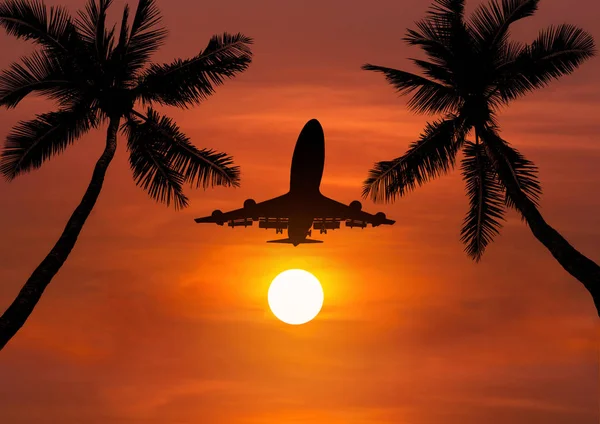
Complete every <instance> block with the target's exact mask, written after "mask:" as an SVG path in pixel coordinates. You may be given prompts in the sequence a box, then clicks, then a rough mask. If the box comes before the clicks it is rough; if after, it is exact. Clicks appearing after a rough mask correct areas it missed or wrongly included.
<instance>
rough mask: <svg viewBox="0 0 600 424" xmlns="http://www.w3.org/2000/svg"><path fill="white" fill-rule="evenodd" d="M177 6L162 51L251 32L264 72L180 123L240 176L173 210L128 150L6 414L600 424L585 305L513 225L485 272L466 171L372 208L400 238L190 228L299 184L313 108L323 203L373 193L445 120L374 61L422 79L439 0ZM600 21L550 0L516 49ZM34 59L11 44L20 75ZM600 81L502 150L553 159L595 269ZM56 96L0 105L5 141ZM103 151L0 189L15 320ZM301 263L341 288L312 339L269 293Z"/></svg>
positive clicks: (65, 423)
mask: <svg viewBox="0 0 600 424" xmlns="http://www.w3.org/2000/svg"><path fill="white" fill-rule="evenodd" d="M51 3H55V2H54V1H52V2H51ZM60 3H62V4H68V5H69V6H70V7H74V6H77V5H79V4H81V3H82V2H81V1H75V0H68V1H67V0H63V1H61V2H60ZM159 4H160V6H161V8H162V11H163V14H164V19H165V23H166V25H167V26H168V27H169V28H170V30H171V33H170V37H169V39H168V42H167V45H166V46H165V47H164V48H163V49H162V51H161V53H160V54H159V55H158V57H157V59H158V60H164V61H170V60H171V59H173V58H175V57H187V56H192V55H194V54H196V53H197V52H198V50H199V49H200V48H202V47H204V45H205V44H206V42H207V41H208V39H209V37H210V36H211V35H212V34H215V33H220V32H222V31H229V32H237V31H241V32H243V33H245V34H247V35H249V36H252V37H254V38H255V40H256V44H255V48H254V51H255V60H254V63H253V64H252V65H251V67H250V68H249V70H248V71H247V72H246V73H245V74H243V75H242V76H240V77H238V78H237V79H235V80H234V81H230V82H227V83H226V85H225V86H223V87H221V88H219V89H218V90H217V94H216V95H215V96H214V97H212V98H211V99H210V100H208V101H207V102H206V103H205V104H204V105H202V106H200V107H197V108H194V109H191V110H188V111H179V110H176V109H170V110H169V111H168V113H169V115H170V116H172V117H174V118H176V120H177V122H178V123H179V124H180V126H181V127H182V129H183V130H184V131H185V132H186V133H187V134H188V135H189V136H191V137H192V140H193V141H194V142H195V143H196V144H197V145H198V146H201V147H211V148H216V149H219V150H222V151H226V152H228V153H230V154H232V155H234V156H235V159H236V162H237V164H239V165H240V166H241V167H242V187H241V188H239V189H235V190H234V189H222V188H220V189H214V190H208V191H206V192H202V191H201V190H198V191H193V190H189V191H188V194H189V196H190V199H191V205H190V207H189V208H188V209H186V210H184V211H181V212H175V211H174V210H172V209H167V208H165V207H164V206H162V205H158V204H155V203H154V202H153V201H152V200H150V199H149V198H148V197H147V196H146V194H145V193H144V192H142V190H141V189H139V188H137V187H136V186H135V185H134V183H133V181H132V178H131V174H130V171H129V168H128V165H127V162H126V156H125V151H124V148H123V147H124V146H123V144H124V140H123V139H121V145H120V150H119V153H118V154H117V157H116V158H115V160H114V161H113V164H112V165H111V168H110V170H109V173H108V177H107V180H106V184H105V187H104V190H103V192H102V194H101V197H100V199H99V202H98V204H97V206H96V208H95V210H94V212H93V213H92V215H91V217H90V219H89V220H88V222H87V224H86V226H85V228H84V230H83V232H82V235H81V237H80V241H79V242H78V244H77V246H76V247H75V250H74V252H73V253H72V254H71V256H70V257H69V259H68V261H67V263H66V265H65V266H64V267H63V269H62V270H61V271H60V273H59V275H58V276H57V277H56V278H55V279H54V281H53V282H52V284H51V286H50V287H49V289H48V290H47V291H46V293H45V294H44V297H43V298H42V301H41V303H40V304H39V306H38V307H37V309H36V310H35V312H34V313H33V315H32V316H31V318H30V320H29V321H28V323H27V324H26V326H25V328H24V329H23V330H22V331H21V332H20V333H19V334H18V335H17V337H16V338H15V339H14V340H13V341H12V342H10V344H9V345H8V346H7V348H6V349H4V351H3V352H2V353H1V358H0V422H2V423H6V424H30V423H36V424H55V423H61V424H76V423H77V424H79V423H86V424H141V423H144V424H145V423H147V424H165V423H169V424H170V423H173V424H175V423H177V424H192V423H193V424H196V423H228V424H229V423H231V424H237V423H240V424H242V423H261V424H262V423H267V424H268V423H282V422H285V423H312V424H319V423H324V424H325V423H326V424H338V423H345V424H347V423H350V424H375V423H377V424H383V423H386V424H387V423H398V424H405V423H406V424H434V423H435V424H437V423H444V424H459V423H460V424H481V423H486V424H501V423H502V424H504V423H514V424H525V423H527V424H529V423H544V424H566V423H575V422H576V423H578V424H596V423H597V422H598V416H599V411H598V398H599V391H598V375H599V370H598V356H597V355H598V352H597V344H596V341H595V335H594V332H595V325H597V316H596V313H595V310H594V308H593V305H592V302H591V299H590V297H589V295H588V294H587V292H585V290H584V289H583V288H582V287H581V286H580V285H579V283H577V282H576V281H575V280H573V279H572V278H571V277H570V276H569V275H567V274H566V272H565V271H563V269H562V268H561V267H560V266H559V265H558V264H557V263H556V262H555V261H554V260H553V259H552V257H551V256H550V254H549V253H548V252H547V251H546V250H545V249H544V248H543V247H542V246H541V244H539V243H538V242H537V241H536V240H535V239H534V238H533V236H532V235H531V233H530V232H529V230H528V229H527V227H526V226H525V224H523V223H522V222H521V221H520V219H519V218H518V217H517V216H516V215H515V214H514V213H511V214H510V215H509V220H508V222H507V223H506V225H505V228H504V229H503V232H502V235H501V236H500V237H498V239H497V241H496V242H495V243H494V244H493V245H492V246H491V247H490V248H489V249H488V251H487V253H486V255H485V257H484V260H483V262H482V263H480V264H478V265H476V264H475V263H473V262H472V261H471V260H470V259H468V258H467V256H466V255H465V254H464V253H463V250H462V249H463V246H462V245H461V243H460V242H459V229H460V225H461V222H462V220H463V217H464V213H465V212H466V209H467V205H468V202H467V199H466V197H465V195H464V193H463V183H462V181H461V177H460V174H459V172H458V171H455V172H454V173H453V174H452V175H450V176H448V177H446V178H443V179H440V180H437V181H435V182H433V183H431V184H429V185H428V186H426V187H424V188H421V189H419V190H418V191H416V192H415V193H413V194H411V195H409V196H408V197H406V198H405V199H402V200H401V201H399V202H397V203H396V204H394V205H385V206H380V205H373V204H372V203H371V202H370V201H365V202H363V203H364V205H365V209H367V210H369V211H378V210H383V211H385V212H386V213H387V214H388V216H390V217H391V218H393V219H396V220H397V223H396V225H395V226H393V227H386V228H381V227H380V228H377V229H371V228H369V229H366V230H364V231H360V230H353V231H350V230H347V229H343V231H337V232H334V233H329V234H328V235H327V236H324V237H322V238H323V239H325V240H326V242H325V243H324V244H322V245H318V246H312V245H309V246H299V247H298V248H292V247H291V246H287V245H284V246H281V245H268V244H266V243H265V240H267V239H270V238H275V237H274V234H273V233H272V232H270V233H267V232H266V231H265V230H262V231H261V230H259V229H257V228H249V229H245V230H244V229H239V230H236V231H233V230H230V229H225V228H220V227H216V226H215V227H212V226H198V225H196V224H194V222H193V218H194V217H197V216H202V215H207V214H209V213H210V212H211V211H212V210H213V209H215V208H219V209H223V210H226V209H230V208H237V207H239V206H240V205H241V204H242V202H243V201H244V199H246V198H248V197H253V198H255V199H256V200H257V201H260V200H264V199H266V198H269V197H272V196H274V195H277V194H281V193H283V192H284V190H286V189H287V186H288V178H289V165H290V160H291V154H292V150H293V148H294V143H295V141H296V138H297V136H298V133H299V131H300V129H301V128H302V126H303V125H304V123H305V122H306V121H307V120H308V119H310V118H313V117H314V118H317V119H319V120H320V121H321V123H322V125H323V127H324V130H325V137H326V155H327V156H326V165H325V175H324V180H323V192H324V193H325V194H326V195H329V196H331V197H334V198H336V199H338V200H340V201H344V202H349V201H351V200H353V199H356V198H359V197H360V192H361V183H362V181H363V179H364V178H365V176H366V173H367V170H368V169H369V168H370V167H371V165H372V164H373V163H374V162H375V161H377V160H384V159H391V158H393V157H396V156H398V155H400V154H401V153H403V152H404V151H405V149H406V147H407V145H408V143H409V142H410V141H412V140H414V139H415V137H416V136H417V135H418V134H419V132H420V130H421V128H422V127H423V125H424V123H425V121H426V119H427V118H426V117H422V116H415V115H413V114H411V113H409V112H407V110H406V108H405V101H406V100H405V99H398V98H397V97H396V96H395V94H394V92H393V89H392V88H391V87H390V86H388V85H387V84H386V83H385V82H384V80H383V78H382V77H381V76H380V75H377V74H374V73H368V72H364V71H360V69H359V68H360V65H361V64H363V63H364V62H372V63H375V64H379V65H386V66H392V67H397V68H407V67H408V64H407V63H408V62H407V60H406V58H407V57H410V56H412V55H415V54H417V53H416V52H415V51H413V50H410V49H408V48H407V47H406V46H404V45H403V44H402V42H401V37H402V36H403V34H404V30H405V28H406V27H407V26H411V23H412V22H413V21H415V20H416V19H419V18H421V17H422V16H423V14H424V12H425V10H426V8H427V6H428V5H429V2H428V1H422V0H403V1H397V0H395V1H392V0H385V1H383V0H379V1H376V0H371V1H368V2H367V1H362V2H345V1H338V0H335V1H333V0H328V1H323V0H321V1H314V0H305V1H302V2H300V1H298V2H287V1H286V2H283V1H276V0H269V1H254V2H247V1H239V0H231V1H228V2H187V1H186V2H183V1H170V2H169V1H165V0H162V1H160V2H159ZM475 4H476V2H475V1H471V2H470V4H469V8H470V9H472V7H473V6H474V5H475ZM122 5H123V1H115V7H113V12H115V14H116V12H118V13H120V10H121V7H122ZM599 14H600V4H598V3H597V2H595V1H592V0H586V1H583V0H579V1H578V2H577V4H576V7H575V5H574V3H573V2H566V1H563V0H543V1H542V2H541V10H540V11H539V13H538V15H537V16H536V17H535V18H531V19H529V20H527V21H526V22H527V24H520V25H519V26H517V27H515V36H516V37H517V38H519V39H522V40H524V41H525V40H529V39H531V38H532V37H533V36H534V35H535V34H536V32H537V29H539V28H541V27H542V26H545V25H549V24H553V23H555V24H556V23H562V22H565V21H566V22H569V23H573V24H576V25H579V26H582V27H583V28H585V29H586V30H588V31H590V32H591V33H592V34H593V35H594V36H595V38H596V39H597V40H600V33H599V32H598V29H597V25H598V24H597V17H598V16H599ZM27 49H30V46H29V45H27V44H26V43H24V42H18V41H15V40H13V39H9V38H8V37H7V36H6V35H2V36H1V37H0V50H1V51H2V52H3V55H2V56H1V57H0V65H1V66H2V68H4V67H6V66H7V65H8V64H9V63H10V62H11V61H13V60H16V59H17V58H18V57H19V56H20V55H21V54H23V52H24V51H25V50H27ZM599 73H600V60H598V59H594V60H592V61H590V62H589V63H586V64H585V65H584V66H583V67H582V68H581V69H580V70H579V71H578V72H576V74H575V75H573V76H571V77H567V78H564V79H563V80H562V81H561V82H557V83H553V84H552V85H551V87H549V88H548V89H546V90H545V91H541V92H539V93H536V94H534V95H530V96H529V97H528V98H527V99H524V100H521V101H519V102H517V103H515V104H514V105H513V106H512V107H511V109H510V110H506V111H504V112H503V113H502V114H501V115H500V116H501V117H500V122H501V124H502V127H503V130H504V132H503V135H504V136H505V138H506V139H508V140H509V141H511V142H512V143H514V144H515V145H517V146H518V147H519V148H520V149H521V151H522V152H524V153H525V154H526V155H527V156H528V157H529V158H530V159H532V160H533V161H535V163H536V164H537V165H538V166H539V167H540V174H541V180H542V183H543V187H544V196H543V200H542V208H541V210H542V213H543V215H544V216H545V217H546V219H547V220H548V221H549V222H550V223H551V224H552V225H554V226H555V227H556V228H557V229H558V230H559V231H560V232H561V233H562V234H563V235H564V236H565V237H567V238H568V239H569V240H570V241H571V242H572V243H573V244H574V245H575V246H576V247H577V248H578V249H579V250H581V251H582V252H584V253H585V254H586V255H588V256H589V257H591V258H592V259H594V260H596V261H600V243H599V240H600V214H598V210H599V209H600V196H599V195H598V194H599V193H600V168H599V167H598V163H600V144H598V142H597V141H598V133H599V132H600V125H599V124H598V120H597V117H598V115H599V108H598V106H597V105H598V102H599V101H600V83H598V82H597V81H598V79H597V75H598V74H599ZM48 107H49V105H48V103H46V102H44V101H41V100H39V99H30V100H27V101H26V102H24V103H23V104H22V105H21V106H20V107H19V108H18V109H16V110H11V111H8V112H7V111H2V112H1V115H0V134H1V136H2V137H4V136H5V134H6V133H7V132H8V131H9V129H10V127H11V126H12V125H14V124H15V123H16V122H17V121H18V120H19V119H29V118H30V117H32V115H33V114H34V113H35V112H42V111H45V110H46V109H47V108H48ZM102 143H103V133H102V132H96V133H92V134H90V135H88V136H86V137H85V138H83V139H81V140H80V141H79V142H78V144H77V146H75V147H72V148H71V149H69V151H68V153H66V154H64V155H62V156H60V157H58V158H55V159H53V160H52V161H51V162H49V163H48V164H46V165H45V166H44V168H43V169H41V170H39V171H36V172H34V173H32V174H30V175H26V176H23V177H20V178H19V179H17V180H15V181H14V182H12V183H10V184H9V183H6V182H4V181H2V182H0V199H2V207H1V208H0V233H1V234H2V242H1V243H0V258H1V259H0V282H1V283H0V309H2V310H4V308H5V307H6V306H8V304H9V303H10V302H11V301H12V299H13V298H14V296H15V295H16V294H17V292H18V290H19V289H20V287H21V286H22V284H23V283H24V281H25V280H26V278H27V277H28V276H29V274H30V273H31V271H32V270H33V269H34V267H35V266H36V265H37V264H38V263H39V261H40V260H41V259H42V258H43V256H44V255H45V254H46V253H47V252H48V250H49V249H50V247H51V246H52V244H53V243H54V242H55V241H56V239H57V237H58V235H59V234H60V231H61V230H62V229H63V227H64V224H65V223H66V221H67V219H68V216H69V215H70V213H71V212H72V210H73V208H74V207H75V205H76V204H77V203H78V202H79V200H80V198H81V196H82V194H83V191H84V190H85V187H86V185H87V183H88V181H89V178H90V176H91V171H92V167H93V164H94V162H95V160H96V158H97V157H98V156H99V155H100V152H101V150H102V148H103V145H102ZM296 267H298V268H304V269H306V270H308V271H311V272H313V273H314V274H315V275H316V276H317V277H318V278H319V279H320V280H321V282H322V284H323V286H324V290H325V305H324V307H323V310H322V313H321V314H320V315H319V316H318V318H317V319H316V320H315V321H313V322H312V323H310V324H309V325H306V326H301V327H291V326H286V325H284V324H282V323H279V322H278V321H276V320H275V318H274V317H273V316H272V315H271V314H270V312H269V311H268V307H267V302H266V293H267V288H268V285H269V283H270V281H271V280H272V279H273V278H274V277H275V276H276V275H277V274H278V273H279V272H281V271H283V270H285V269H288V268H296Z"/></svg>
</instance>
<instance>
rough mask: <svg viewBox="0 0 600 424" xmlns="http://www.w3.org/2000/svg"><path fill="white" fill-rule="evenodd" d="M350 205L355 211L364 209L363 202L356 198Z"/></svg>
mask: <svg viewBox="0 0 600 424" xmlns="http://www.w3.org/2000/svg"><path fill="white" fill-rule="evenodd" d="M348 206H349V207H350V209H352V210H353V211H354V212H360V211H361V209H362V203H360V202H359V201H358V200H354V201H353V202H350V204H349V205H348Z"/></svg>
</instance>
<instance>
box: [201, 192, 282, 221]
mask: <svg viewBox="0 0 600 424" xmlns="http://www.w3.org/2000/svg"><path fill="white" fill-rule="evenodd" d="M290 209H291V206H290V202H289V193H288V194H284V195H283V196H279V197H275V198H273V199H269V200H265V201H264V202H260V203H256V202H255V201H254V200H252V199H248V200H246V201H245V202H244V207H243V208H240V209H235V210H233V211H229V212H222V211H220V210H216V211H214V212H213V213H212V215H210V216H205V217H202V218H196V219H194V221H196V222H197V223H198V224H202V223H213V224H217V225H223V224H224V223H226V222H227V223H228V225H229V226H230V227H237V226H244V227H247V226H249V225H252V221H259V220H260V221H266V222H268V221H269V220H273V221H276V222H277V223H279V222H280V221H281V224H283V223H284V222H285V223H286V225H287V219H288V218H289V214H290ZM279 226H281V225H279ZM273 228H275V227H273Z"/></svg>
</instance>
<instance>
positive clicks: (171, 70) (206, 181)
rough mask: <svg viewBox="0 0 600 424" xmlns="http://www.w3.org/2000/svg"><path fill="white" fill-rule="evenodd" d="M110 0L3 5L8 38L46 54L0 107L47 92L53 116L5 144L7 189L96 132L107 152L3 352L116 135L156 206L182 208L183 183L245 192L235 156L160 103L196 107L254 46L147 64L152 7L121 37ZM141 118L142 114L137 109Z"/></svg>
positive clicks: (4, 336)
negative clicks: (110, 19) (69, 5)
mask: <svg viewBox="0 0 600 424" xmlns="http://www.w3.org/2000/svg"><path fill="white" fill-rule="evenodd" d="M111 3H112V0H88V2H87V4H86V6H85V9H83V10H80V11H79V13H78V16H77V17H75V18H72V17H71V16H70V15H69V13H68V12H67V10H66V9H64V8H62V7H50V8H49V9H48V8H47V7H46V5H45V4H44V3H43V2H41V1H39V0H8V1H5V2H3V3H2V4H1V5H0V25H2V26H3V27H4V29H5V30H6V31H7V33H8V34H9V35H13V36H15V37H17V38H20V39H25V40H31V41H33V42H34V43H35V44H36V45H37V46H39V49H38V50H37V51H35V52H34V53H33V54H32V55H30V56H28V57H25V58H23V59H22V60H21V62H20V63H15V64H13V65H12V66H11V67H10V68H8V69H7V70H5V71H4V72H3V73H2V74H1V75H0V104H1V105H3V106H6V107H8V108H12V107H15V106H17V105H18V104H19V102H20V101H21V100H22V99H23V98H25V97H26V96H27V95H29V94H38V95H45V96H47V97H48V98H50V99H52V100H54V101H56V102H57V110H56V111H53V112H48V113H44V114H41V115H38V116H36V118H35V119H33V120H31V121H26V122H20V123H18V124H17V125H16V126H15V127H14V128H13V129H12V131H11V132H10V133H9V135H8V136H7V139H6V144H5V147H4V151H3V152H2V155H1V157H0V172H1V173H2V174H3V175H4V177H6V179H7V180H9V181H10V180H12V179H13V178H15V177H17V176H18V175H21V174H23V173H26V172H29V171H31V170H33V169H36V168H39V167H40V166H41V165H42V163H44V162H45V161H46V160H47V159H49V158H51V157H52V156H55V155H57V154H59V153H61V152H62V151H63V150H65V148H67V147H68V146H69V145H71V144H72V143H73V142H75V141H76V140H77V139H79V138H80V137H81V136H82V135H83V134H85V133H86V132H88V131H89V130H91V129H95V128H98V127H99V126H100V125H101V124H102V123H104V122H106V123H107V136H106V147H105V148H104V151H103V152H102V155H101V156H100V158H99V159H98V161H97V163H96V166H95V168H94V171H93V174H92V179H91V182H90V184H89V186H88V188H87V190H86V192H85V194H84V195H83V198H82V200H81V203H80V204H79V205H78V206H77V208H76V209H75V211H74V212H73V214H72V215H71V218H70V219H69V221H68V222H67V225H66V227H65V229H64V231H63V233H62V234H61V236H60V238H59V240H58V242H57V243H56V244H55V245H54V247H53V248H52V250H51V251H50V253H49V254H48V255H47V256H46V257H45V258H44V260H43V261H42V262H41V263H40V265H39V266H38V267H37V268H36V269H35V270H34V271H33V273H32V274H31V276H30V277H29V279H28V280H27V282H26V283H25V285H24V286H23V288H22V290H21V291H20V293H19V294H18V295H17V298H16V299H15V300H14V302H13V303H12V304H11V305H10V306H9V308H8V309H7V310H6V312H4V314H3V315H2V317H0V349H2V348H3V347H4V346H5V345H6V343H7V342H8V341H9V340H10V339H11V338H12V337H13V336H14V335H15V334H16V332H17V331H18V330H19V329H20V328H21V327H22V326H23V324H24V323H25V321H26V320H27V318H28V317H29V315H30V314H31V312H32V311H33V308H34V307H35V305H36V304H37V302H38V301H39V299H40V297H41V295H42V293H43V292H44V289H45V288H46V287H47V286H48V284H49V283H50V281H51V280H52V278H53V277H54V276H55V275H56V273H57V272H58V271H59V269H60V268H61V266H62V265H63V264H64V262H65V260H66V259H67V257H68V256H69V253H70V252H71V250H72V249H73V247H74V245H75V242H76V241H77V237H78V235H79V233H80V232H81V229H82V227H83V225H84V223H85V221H86V219H87V218H88V216H89V214H90V212H91V210H92V208H93V207H94V204H95V203H96V200H97V199H98V195H99V194H100V190H101V188H102V184H103V181H104V177H105V175H106V170H107V168H108V166H109V164H110V162H111V160H112V158H113V156H114V154H115V150H116V147H117V135H118V133H119V132H121V133H122V134H124V135H126V137H127V150H128V151H129V163H130V165H131V169H132V171H133V177H134V179H135V182H136V184H137V185H138V186H141V187H142V188H143V189H144V190H146V191H147V192H148V194H149V195H150V196H151V197H152V198H153V199H155V200H156V201H159V202H162V203H165V204H166V205H167V206H168V205H171V204H173V205H174V207H175V208H176V209H180V208H183V207H186V206H187V204H188V198H187V197H186V196H185V194H184V193H183V185H184V184H186V183H189V184H192V185H194V186H196V187H200V186H202V187H204V188H207V187H209V186H215V185H221V186H238V185H239V168H238V167H237V166H234V165H233V160H232V158H231V157H230V156H227V155H226V154H224V153H219V152H216V151H214V150H209V149H198V148H196V147H195V146H194V145H193V144H192V143H191V142H190V140H189V139H188V138H187V137H186V136H185V134H183V133H182V132H181V131H180V129H179V127H178V126H177V125H176V124H175V122H173V121H172V120H171V119H170V118H169V117H167V116H164V115H162V114H160V113H159V112H157V111H155V110H154V109H153V108H152V106H153V105H156V104H158V105H162V106H177V107H189V106H191V105H194V104H198V103H200V102H201V101H202V100H204V99H206V98H207V97H208V96H209V95H210V94H212V93H213V91H214V87H215V86H218V85H221V84H223V83H224V81H225V79H227V78H232V77H234V76H235V75H237V74H239V73H241V72H243V71H244V70H245V69H247V67H248V66H249V64H250V62H251V58H252V53H251V51H250V44H252V39H250V38H248V37H246V36H244V35H242V34H237V35H230V34H227V33H225V34H223V35H218V36H213V37H212V38H211V39H210V41H209V43H208V45H207V46H206V48H205V49H204V50H202V51H200V53H199V54H198V55H196V56H194V57H192V58H190V59H184V60H182V59H177V60H175V61H173V62H172V63H167V64H149V59H150V56H151V55H152V54H153V53H154V52H155V51H156V50H157V49H158V48H159V47H160V46H161V45H162V43H163V41H164V39H165V36H166V30H165V29H164V28H162V27H161V26H160V22H161V15H160V12H159V10H158V8H157V6H156V1H155V0H139V2H138V5H137V9H136V11H135V14H134V16H133V19H131V20H130V19H129V7H128V6H125V9H124V11H123V16H122V20H121V22H120V27H119V29H118V32H115V29H116V28H115V26H113V27H112V28H110V27H109V26H107V23H106V13H107V9H108V8H109V7H110V5H111ZM136 105H141V106H142V107H144V108H145V109H142V110H143V112H139V111H138V110H136V109H135V108H134V107H135V106H136Z"/></svg>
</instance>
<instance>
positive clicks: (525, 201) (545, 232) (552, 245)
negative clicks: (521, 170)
mask: <svg viewBox="0 0 600 424" xmlns="http://www.w3.org/2000/svg"><path fill="white" fill-rule="evenodd" d="M488 152H489V153H490V155H491V156H495V157H492V160H493V161H494V163H496V164H498V163H502V159H501V158H500V157H499V156H498V152H497V151H495V149H493V148H491V149H488ZM496 171H497V172H498V174H499V176H500V178H501V180H502V182H503V183H504V186H505V187H506V191H507V194H508V195H509V196H510V198H511V199H512V201H513V202H514V203H515V206H516V208H517V209H518V211H519V212H521V214H522V215H523V217H524V218H525V220H526V221H527V224H528V225H529V228H531V232H532V233H533V235H534V236H535V237H536V238H537V239H538V240H539V241H540V242H541V243H542V244H543V245H544V246H546V248H547V249H548V250H549V251H550V253H551V254H552V256H554V258H555V259H556V260H557V261H558V263H559V264H560V265H561V266H562V267H563V268H564V269H565V271H567V272H568V273H569V274H571V275H572V276H573V277H575V278H576V279H577V280H579V282H581V283H582V284H583V286H584V287H585V288H586V289H587V291H588V292H590V294H591V295H592V299H593V301H594V305H595V306H596V312H597V313H598V317H600V266H598V264H596V263H595V262H594V261H592V260H591V259H589V258H588V257H586V256H585V255H583V254H582V253H580V252H579V251H578V250H577V249H575V248H574V247H573V246H571V244H569V242H568V241H567V240H566V239H565V238H564V237H563V236H561V235H560V234H559V232H558V231H556V230H555V229H554V228H552V227H551V226H550V225H549V224H548V223H547V222H546V221H545V220H544V218H543V217H542V214H541V213H540V212H539V211H538V209H537V207H536V205H535V203H533V202H532V201H531V200H529V198H528V197H527V196H526V195H525V193H524V192H523V191H522V190H521V188H520V186H519V184H518V182H517V181H516V180H515V178H514V176H513V175H512V174H511V173H510V172H509V171H508V170H507V169H504V168H503V167H501V166H497V167H496Z"/></svg>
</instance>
